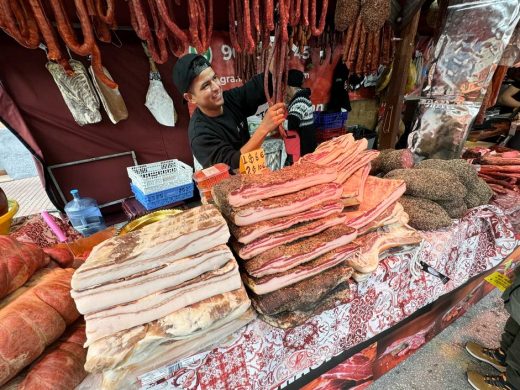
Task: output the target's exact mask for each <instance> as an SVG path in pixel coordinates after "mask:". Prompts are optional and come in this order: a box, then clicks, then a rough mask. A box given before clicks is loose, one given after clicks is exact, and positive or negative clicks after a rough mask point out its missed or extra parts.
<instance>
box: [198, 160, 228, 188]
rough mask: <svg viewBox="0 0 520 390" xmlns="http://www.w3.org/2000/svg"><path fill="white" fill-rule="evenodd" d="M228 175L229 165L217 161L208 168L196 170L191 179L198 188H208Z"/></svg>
mask: <svg viewBox="0 0 520 390" xmlns="http://www.w3.org/2000/svg"><path fill="white" fill-rule="evenodd" d="M228 177H229V165H227V164H223V163H219V164H215V165H213V166H211V167H209V168H206V169H202V170H200V171H196V172H195V173H194V174H193V180H195V182H196V183H197V187H198V188H199V189H200V190H210V189H211V187H213V186H214V185H215V184H217V183H220V182H221V181H222V180H224V179H226V178H228Z"/></svg>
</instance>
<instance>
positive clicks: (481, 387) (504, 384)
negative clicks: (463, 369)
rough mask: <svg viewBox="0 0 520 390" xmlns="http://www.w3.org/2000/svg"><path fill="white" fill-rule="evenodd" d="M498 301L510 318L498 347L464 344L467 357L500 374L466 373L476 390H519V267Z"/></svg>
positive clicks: (471, 343)
mask: <svg viewBox="0 0 520 390" xmlns="http://www.w3.org/2000/svg"><path fill="white" fill-rule="evenodd" d="M502 298H503V299H504V303H505V307H506V310H507V311H508V312H509V314H510V315H511V316H510V317H509V319H508V320H507V322H506V325H505V327H504V333H502V341H501V343H500V348H496V349H490V348H484V347H483V346H481V345H479V344H477V343H473V342H470V343H468V344H466V350H467V351H468V352H469V354H470V355H471V356H473V357H474V358H476V359H478V360H480V361H483V362H485V363H488V364H490V365H492V366H493V367H495V368H496V369H497V370H498V371H500V372H501V374H500V375H492V376H489V375H482V374H479V373H477V372H474V371H468V382H469V383H470V384H471V385H472V386H473V388H475V389H477V390H519V389H520V325H519V324H520V267H517V269H516V270H515V278H514V281H513V283H512V284H511V286H510V287H509V288H508V289H507V290H506V291H505V292H504V294H503V295H502Z"/></svg>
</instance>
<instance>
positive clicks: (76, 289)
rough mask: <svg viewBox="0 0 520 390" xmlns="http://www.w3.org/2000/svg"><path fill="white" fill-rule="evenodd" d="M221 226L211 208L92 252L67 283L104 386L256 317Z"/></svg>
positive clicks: (121, 383)
mask: <svg viewBox="0 0 520 390" xmlns="http://www.w3.org/2000/svg"><path fill="white" fill-rule="evenodd" d="M229 236H230V235H229V230H228V227H227V224H226V221H225V220H224V218H223V217H222V216H221V214H220V213H219V211H218V210H217V209H216V208H215V207H214V206H211V205H206V206H202V207H198V208H194V209H191V210H188V211H186V212H184V213H181V214H179V215H176V216H172V217H169V218H167V219H164V220H162V221H159V222H156V223H154V224H151V225H148V226H145V227H144V228H142V229H141V230H138V231H135V232H132V233H129V234H127V235H124V236H117V237H113V238H112V239H109V240H107V241H105V242H103V243H102V244H100V245H98V246H96V247H95V248H94V250H93V251H92V253H91V254H90V256H89V257H88V259H87V260H86V262H85V263H84V264H83V265H82V266H81V267H80V268H79V269H78V270H77V271H76V273H75V274H74V276H73V278H72V288H73V290H72V296H73V298H74V300H75V302H76V306H77V307H78V310H79V311H80V312H81V313H82V314H84V315H85V321H86V334H87V343H86V345H87V346H88V348H89V349H88V353H87V362H86V365H85V367H86V369H87V371H89V372H103V378H104V379H103V381H104V383H103V386H104V388H116V387H117V388H131V387H132V385H133V384H134V381H135V379H136V375H138V374H139V373H144V372H147V371H149V370H150V369H153V368H155V367H160V366H161V365H162V364H166V363H168V362H173V361H175V360H178V359H181V358H183V357H186V356H189V355H192V354H194V353H197V352H199V351H200V350H201V349H204V348H206V347H208V346H209V345H211V344H213V343H216V342H217V341H218V340H221V339H222V338H224V337H226V336H228V335H230V334H231V333H232V332H234V331H235V330H237V329H238V328H240V327H242V326H243V325H245V324H246V323H247V322H249V321H250V320H251V319H253V318H254V313H253V312H252V309H251V308H250V305H251V302H250V300H249V298H248V297H247V294H246V292H245V289H244V287H243V285H242V282H241V278H240V274H239V272H238V265H237V263H236V261H235V259H234V257H233V255H232V253H231V251H230V250H229V248H228V247H227V246H226V243H227V242H228V240H229Z"/></svg>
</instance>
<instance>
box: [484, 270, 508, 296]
mask: <svg viewBox="0 0 520 390" xmlns="http://www.w3.org/2000/svg"><path fill="white" fill-rule="evenodd" d="M484 280H485V281H486V282H488V283H491V284H492V285H493V286H495V287H496V288H498V289H499V290H500V291H502V292H504V291H505V290H506V289H507V288H508V287H509V286H511V283H512V282H511V280H510V279H509V278H508V277H507V276H506V275H504V274H501V273H500V272H493V273H492V274H491V275H489V276H486V277H485V278H484Z"/></svg>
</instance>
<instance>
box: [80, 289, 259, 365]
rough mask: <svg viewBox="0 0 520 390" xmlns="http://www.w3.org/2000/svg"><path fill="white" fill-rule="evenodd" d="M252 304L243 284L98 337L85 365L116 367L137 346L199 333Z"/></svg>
mask: <svg viewBox="0 0 520 390" xmlns="http://www.w3.org/2000/svg"><path fill="white" fill-rule="evenodd" d="M250 306H251V302H250V300H249V298H248V297H247V294H246V291H245V289H244V288H243V287H241V288H240V289H238V290H233V291H229V292H226V293H223V294H218V295H215V296H212V297H210V298H206V299H204V300H202V301H200V302H197V303H194V304H192V305H189V306H186V307H184V308H182V309H179V310H177V311H174V312H173V313H170V314H168V315H167V316H165V317H163V318H161V319H159V320H156V321H153V322H150V323H148V324H144V325H140V326H137V327H135V328H132V329H127V330H124V331H121V332H118V333H116V334H113V335H111V336H108V337H104V338H102V339H100V340H97V341H95V342H94V343H92V344H91V345H90V347H89V349H88V354H87V362H86V364H85V369H86V370H87V371H89V372H92V373H94V372H101V371H104V370H107V369H113V368H116V367H117V366H119V365H120V364H121V363H122V362H124V361H125V360H126V359H127V358H128V357H129V356H130V355H131V354H133V353H136V352H137V351H138V350H145V349H146V348H147V347H148V346H150V345H153V344H154V343H160V342H162V343H166V342H168V341H170V342H172V341H173V340H183V339H187V338H193V337H197V336H198V335H200V334H202V333H204V332H206V331H207V329H208V328H210V327H211V326H212V325H213V324H214V323H216V322H217V321H220V320H221V319H223V318H226V317H229V316H230V315H232V314H233V313H235V314H238V315H242V314H243V313H245V311H246V310H247V309H248V308H249V307H250Z"/></svg>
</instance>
